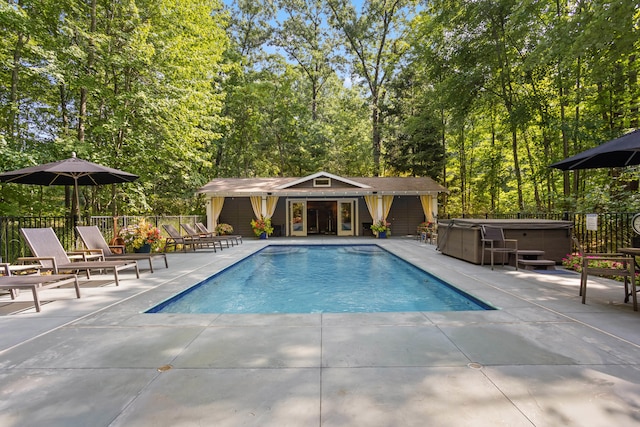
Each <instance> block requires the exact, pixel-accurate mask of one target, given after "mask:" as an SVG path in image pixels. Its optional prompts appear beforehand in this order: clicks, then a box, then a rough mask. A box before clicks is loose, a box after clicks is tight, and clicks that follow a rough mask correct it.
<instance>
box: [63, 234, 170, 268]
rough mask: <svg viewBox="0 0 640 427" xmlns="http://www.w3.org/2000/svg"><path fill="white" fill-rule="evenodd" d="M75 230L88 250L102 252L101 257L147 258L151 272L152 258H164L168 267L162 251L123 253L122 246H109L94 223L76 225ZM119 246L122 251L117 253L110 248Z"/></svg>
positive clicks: (106, 258) (117, 258)
mask: <svg viewBox="0 0 640 427" xmlns="http://www.w3.org/2000/svg"><path fill="white" fill-rule="evenodd" d="M76 230H77V231H78V235H79V236H80V239H82V243H84V246H85V247H86V248H87V249H88V250H89V251H98V253H100V254H102V256H103V259H105V260H130V261H144V260H147V261H148V262H149V271H151V272H152V273H153V262H152V261H153V259H158V258H162V259H164V265H165V267H166V268H169V263H168V261H167V254H164V253H159V252H155V253H149V254H143V253H128V254H127V253H124V246H121V245H113V246H110V245H109V244H108V243H107V241H106V240H105V239H104V237H103V236H102V233H101V232H100V229H99V228H98V227H97V226H95V225H86V226H76ZM112 248H119V249H120V250H121V251H122V253H121V254H117V253H114V252H113V251H112V250H111V249H112Z"/></svg>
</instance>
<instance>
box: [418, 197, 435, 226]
mask: <svg viewBox="0 0 640 427" xmlns="http://www.w3.org/2000/svg"><path fill="white" fill-rule="evenodd" d="M432 198H433V196H431V195H430V194H423V195H422V196H420V203H421V204H422V211H423V212H424V217H425V218H426V219H427V222H433V211H432V210H431V199H432Z"/></svg>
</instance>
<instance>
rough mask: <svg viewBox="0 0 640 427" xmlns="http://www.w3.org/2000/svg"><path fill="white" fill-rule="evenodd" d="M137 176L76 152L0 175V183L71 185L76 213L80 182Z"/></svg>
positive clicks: (119, 180) (115, 180)
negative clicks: (82, 157) (78, 154)
mask: <svg viewBox="0 0 640 427" xmlns="http://www.w3.org/2000/svg"><path fill="white" fill-rule="evenodd" d="M136 179H138V176H137V175H134V174H131V173H128V172H124V171H121V170H118V169H113V168H109V167H106V166H102V165H99V164H96V163H92V162H88V161H86V160H82V159H78V158H77V157H76V153H72V155H71V158H69V159H65V160H60V161H57V162H53V163H46V164H43V165H38V166H31V167H28V168H24V169H18V170H15V171H10V172H4V173H2V174H0V182H8V183H10V182H13V183H16V184H34V185H73V194H74V197H75V211H74V212H73V214H74V215H75V216H78V214H79V196H78V186H79V185H102V184H118V183H122V182H132V181H135V180H136Z"/></svg>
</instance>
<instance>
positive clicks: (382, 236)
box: [378, 231, 387, 239]
mask: <svg viewBox="0 0 640 427" xmlns="http://www.w3.org/2000/svg"><path fill="white" fill-rule="evenodd" d="M386 238H387V232H386V231H379V232H378V239H386Z"/></svg>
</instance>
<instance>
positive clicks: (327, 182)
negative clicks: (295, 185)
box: [313, 178, 331, 187]
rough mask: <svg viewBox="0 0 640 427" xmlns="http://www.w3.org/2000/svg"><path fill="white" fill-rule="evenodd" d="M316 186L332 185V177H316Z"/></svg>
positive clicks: (314, 182) (314, 181)
mask: <svg viewBox="0 0 640 427" xmlns="http://www.w3.org/2000/svg"><path fill="white" fill-rule="evenodd" d="M313 186H314V187H331V178H314V179H313Z"/></svg>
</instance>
